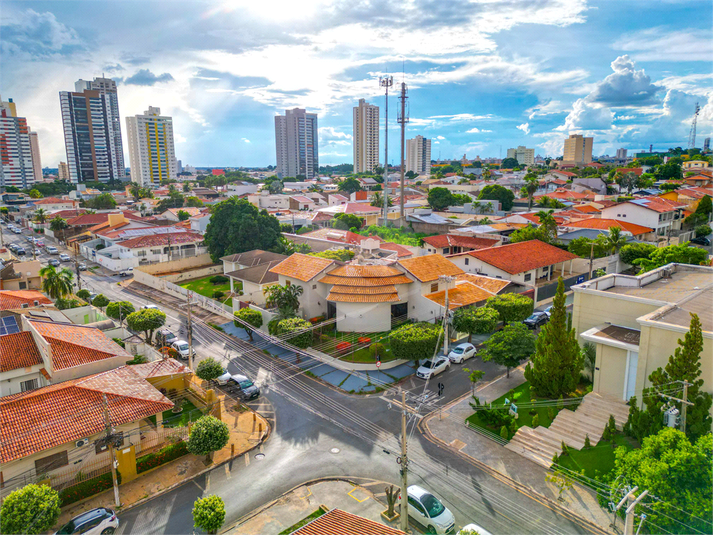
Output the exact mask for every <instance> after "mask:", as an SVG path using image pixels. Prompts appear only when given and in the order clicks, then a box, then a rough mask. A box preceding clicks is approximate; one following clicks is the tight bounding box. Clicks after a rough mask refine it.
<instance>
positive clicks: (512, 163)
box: [500, 158, 519, 169]
mask: <svg viewBox="0 0 713 535" xmlns="http://www.w3.org/2000/svg"><path fill="white" fill-rule="evenodd" d="M518 166H519V164H518V163H517V160H516V159H515V158H505V159H504V160H503V161H502V162H501V163H500V169H512V168H514V167H518Z"/></svg>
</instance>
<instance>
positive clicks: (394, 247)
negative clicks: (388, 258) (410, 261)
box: [379, 242, 413, 258]
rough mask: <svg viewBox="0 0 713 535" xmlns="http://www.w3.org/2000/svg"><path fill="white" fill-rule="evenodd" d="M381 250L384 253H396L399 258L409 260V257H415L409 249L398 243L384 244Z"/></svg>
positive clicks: (380, 247) (380, 246)
mask: <svg viewBox="0 0 713 535" xmlns="http://www.w3.org/2000/svg"><path fill="white" fill-rule="evenodd" d="M379 249H382V250H384V251H394V252H395V253H398V254H397V257H398V258H407V257H409V256H413V253H412V252H411V251H410V250H409V249H407V248H406V247H404V246H403V245H399V244H398V243H393V242H384V243H382V244H381V245H379Z"/></svg>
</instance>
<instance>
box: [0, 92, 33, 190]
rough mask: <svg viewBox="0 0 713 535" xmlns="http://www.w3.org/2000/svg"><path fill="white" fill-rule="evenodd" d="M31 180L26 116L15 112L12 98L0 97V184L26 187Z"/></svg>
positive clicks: (28, 131) (31, 164) (29, 184)
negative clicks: (4, 99)
mask: <svg viewBox="0 0 713 535" xmlns="http://www.w3.org/2000/svg"><path fill="white" fill-rule="evenodd" d="M38 165H39V162H38ZM40 176H42V168H40ZM34 183H35V169H34V164H33V160H32V141H31V139H30V127H29V126H27V119H25V118H24V117H18V116H17V109H16V107H15V103H14V102H13V101H12V99H8V101H7V102H3V101H2V98H0V186H15V187H17V188H20V189H26V188H29V187H31V186H32V184H34Z"/></svg>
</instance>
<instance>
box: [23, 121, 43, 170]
mask: <svg viewBox="0 0 713 535" xmlns="http://www.w3.org/2000/svg"><path fill="white" fill-rule="evenodd" d="M27 129H28V130H29V131H30V152H31V153H32V174H33V175H34V177H35V182H42V160H41V159H40V142H39V139H38V138H37V132H33V131H32V130H31V129H30V127H29V126H28V127H27Z"/></svg>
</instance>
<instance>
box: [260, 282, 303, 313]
mask: <svg viewBox="0 0 713 535" xmlns="http://www.w3.org/2000/svg"><path fill="white" fill-rule="evenodd" d="M303 293H304V288H302V286H297V285H296V284H285V285H284V286H280V285H279V284H274V285H272V286H268V287H267V288H265V289H264V290H263V294H264V295H265V300H266V304H267V306H268V308H278V309H282V308H287V309H290V310H292V312H293V313H294V312H297V310H298V309H299V308H300V296H301V295H302V294H303Z"/></svg>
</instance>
